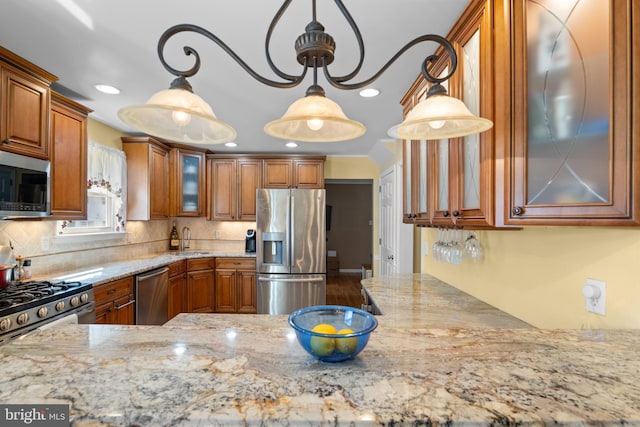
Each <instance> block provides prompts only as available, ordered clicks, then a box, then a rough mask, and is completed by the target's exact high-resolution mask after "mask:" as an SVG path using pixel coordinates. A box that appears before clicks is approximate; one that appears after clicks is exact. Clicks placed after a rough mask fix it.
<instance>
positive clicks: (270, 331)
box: [0, 275, 640, 426]
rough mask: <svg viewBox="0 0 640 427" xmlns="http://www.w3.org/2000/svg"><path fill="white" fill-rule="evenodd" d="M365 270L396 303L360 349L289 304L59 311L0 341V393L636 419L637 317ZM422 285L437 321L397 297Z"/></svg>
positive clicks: (473, 418) (349, 412) (429, 419)
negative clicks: (337, 350) (54, 323)
mask: <svg viewBox="0 0 640 427" xmlns="http://www.w3.org/2000/svg"><path fill="white" fill-rule="evenodd" d="M364 284H365V287H366V288H367V290H368V291H369V292H370V294H371V296H372V298H373V299H374V300H375V302H376V303H377V304H378V305H379V306H380V308H381V310H382V311H383V312H384V313H385V314H383V315H381V316H378V320H379V326H378V328H377V329H376V330H375V331H374V332H373V334H372V337H371V340H370V341H369V345H368V346H367V348H365V349H364V350H363V352H362V353H360V355H358V356H357V357H356V358H355V359H353V360H350V361H346V362H342V363H337V364H329V363H323V362H318V361H316V360H314V359H312V358H310V357H309V356H308V355H307V354H306V353H305V352H304V351H303V350H302V349H301V348H300V346H299V345H298V343H297V342H296V340H295V335H294V334H293V330H292V329H291V328H290V327H289V326H288V324H287V316H269V315H226V314H181V315H179V316H177V317H176V318H174V319H173V320H171V321H170V322H169V323H168V324H166V325H165V326H115V325H113V326H109V325H64V326H60V327H59V328H52V329H47V330H42V331H39V332H36V333H34V334H32V335H30V336H26V337H25V338H24V339H18V340H16V341H14V342H12V343H9V344H7V345H5V346H3V347H0V354H1V355H2V359H3V363H2V367H1V368H0V402H2V403H19V404H37V403H68V404H70V405H71V409H70V412H71V415H72V425H74V426H95V425H101V426H106V425H118V426H120V425H140V426H164V425H175V426H183V425H185V426H186V425H334V426H336V425H337V426H351V425H421V424H425V425H428V424H430V425H435V424H447V425H478V426H480V425H487V426H488V425H496V424H509V425H515V424H528V425H548V424H558V425H623V424H627V425H638V426H640V385H639V384H638V382H637V378H638V376H639V375H640V358H639V357H638V354H639V353H640V331H636V330H608V331H601V330H538V329H534V328H531V327H530V326H528V325H527V324H525V323H524V322H522V323H521V324H519V325H518V324H517V322H516V321H515V320H513V319H509V316H507V315H504V318H503V320H504V321H505V322H506V323H505V324H503V325H502V326H505V325H507V326H508V327H506V328H505V327H500V326H501V325H500V324H499V321H498V319H499V316H497V317H491V316H489V315H488V313H489V312H490V311H491V309H490V307H488V306H485V305H483V304H475V305H474V304H472V303H471V302H470V301H469V302H468V303H467V302H460V301H463V300H464V298H468V297H464V298H463V300H459V299H458V298H459V297H462V296H461V295H457V293H456V292H455V291H454V290H452V289H449V288H448V285H446V284H443V283H442V282H439V281H437V280H436V279H433V278H430V277H429V276H424V275H422V276H420V275H417V276H398V277H395V278H389V279H382V280H380V279H367V280H366V281H364ZM423 287H425V288H424V289H422V288H423ZM427 289H430V290H429V291H428V292H427V293H429V292H431V296H429V297H428V298H426V299H424V300H419V301H418V303H419V304H420V307H421V309H423V310H428V309H431V310H433V312H434V313H437V312H439V313H441V315H440V316H438V317H439V318H440V319H441V323H440V324H437V325H434V324H430V321H428V318H425V319H427V320H422V319H421V318H420V317H418V316H417V314H416V313H417V310H412V309H410V310H409V311H410V312H411V313H410V314H408V315H407V314H406V313H405V314H403V313H402V312H400V311H399V310H402V305H403V304H402V300H403V298H405V297H406V296H408V295H409V294H411V293H413V292H422V291H423V290H427ZM385 294H386V295H388V296H390V298H389V300H390V304H389V305H386V301H385V300H384V299H383V298H384V295H385ZM394 294H395V295H396V297H391V295H394ZM376 298H377V299H376ZM452 301H453V302H452ZM456 301H457V302H456ZM439 306H440V308H438V307H439ZM473 307H476V308H477V309H478V310H480V311H481V312H482V313H484V314H485V315H484V316H481V317H480V319H481V320H480V321H478V322H475V323H474V322H473V320H472V319H473V315H472V314H473V313H472V311H473ZM404 308H405V310H406V308H407V307H406V306H405V307H404ZM456 310H457V311H459V312H460V315H462V314H463V313H461V312H462V311H464V310H470V311H471V313H465V314H464V315H465V316H466V315H468V316H469V320H470V322H471V323H469V324H467V325H466V326H465V325H462V323H463V320H464V319H466V317H458V316H454V315H453V314H452V313H451V312H453V311H456ZM493 310H495V309H493ZM447 311H449V314H450V315H449V316H444V315H442V313H445V312H447ZM495 311H497V310H495ZM447 319H448V320H447ZM464 321H466V320H464ZM448 322H452V323H450V324H449V323H448ZM487 322H488V323H489V324H490V323H491V322H496V324H495V325H494V327H488V326H487ZM510 322H513V325H510ZM518 326H519V327H518Z"/></svg>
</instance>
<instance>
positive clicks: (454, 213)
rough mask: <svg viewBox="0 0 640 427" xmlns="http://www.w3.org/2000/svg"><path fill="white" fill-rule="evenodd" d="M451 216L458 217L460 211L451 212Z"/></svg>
mask: <svg viewBox="0 0 640 427" xmlns="http://www.w3.org/2000/svg"><path fill="white" fill-rule="evenodd" d="M451 215H453V216H455V217H456V218H457V217H459V216H460V211H453V212H451Z"/></svg>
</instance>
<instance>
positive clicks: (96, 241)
mask: <svg viewBox="0 0 640 427" xmlns="http://www.w3.org/2000/svg"><path fill="white" fill-rule="evenodd" d="M173 221H176V225H177V227H178V230H179V232H180V234H181V235H182V229H183V227H189V229H190V230H191V237H192V240H191V244H190V249H191V250H204V251H224V252H241V251H244V236H245V233H246V230H247V229H250V228H255V223H251V222H221V221H207V220H206V219H205V218H170V219H167V220H154V221H128V222H127V225H126V229H127V230H126V234H124V235H121V236H116V237H114V238H110V239H104V238H99V236H96V237H95V238H92V237H86V236H85V237H84V238H80V239H76V238H69V237H66V238H58V237H57V236H56V221H10V220H2V221H0V244H2V245H8V244H9V242H11V244H12V245H13V247H14V253H15V255H20V256H23V257H28V258H31V260H32V269H33V274H34V275H47V274H56V273H60V272H65V271H70V270H77V269H80V268H85V267H91V266H96V265H100V264H101V263H108V262H117V261H123V260H131V259H136V258H143V257H146V256H149V255H152V254H157V253H163V252H166V251H167V250H168V246H169V245H168V238H169V232H170V230H171V224H172V222H173Z"/></svg>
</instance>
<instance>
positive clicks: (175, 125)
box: [118, 89, 237, 144]
mask: <svg viewBox="0 0 640 427" xmlns="http://www.w3.org/2000/svg"><path fill="white" fill-rule="evenodd" d="M118 117H120V120H122V121H123V122H125V123H127V124H128V125H130V126H132V127H134V128H135V129H138V130H140V131H141V132H144V133H147V134H149V135H152V136H156V137H159V138H163V139H166V140H169V141H176V142H184V143H197V144H220V143H223V142H228V141H232V140H234V139H235V138H236V136H237V133H236V131H235V129H233V127H231V126H230V125H229V124H227V123H225V122H223V121H222V120H219V119H217V118H216V115H215V114H214V113H213V110H211V107H210V106H209V104H207V103H206V102H205V101H204V100H203V99H202V98H200V97H199V96H198V95H196V94H194V93H192V92H189V91H188V90H184V89H165V90H162V91H160V92H158V93H156V94H154V95H153V96H152V97H151V98H149V100H148V101H147V103H146V104H142V105H132V106H129V107H125V108H122V109H120V110H119V111H118Z"/></svg>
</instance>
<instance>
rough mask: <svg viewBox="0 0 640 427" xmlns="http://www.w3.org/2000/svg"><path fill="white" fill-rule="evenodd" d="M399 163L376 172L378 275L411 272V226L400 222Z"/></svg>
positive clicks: (400, 190) (400, 182) (400, 166)
mask: <svg viewBox="0 0 640 427" xmlns="http://www.w3.org/2000/svg"><path fill="white" fill-rule="evenodd" d="M401 168H402V165H401V164H400V163H399V164H398V165H397V166H393V167H391V168H389V169H387V170H386V171H384V172H383V173H382V175H380V238H379V241H378V242H379V244H380V275H382V276H385V275H391V274H396V273H413V225H411V224H403V223H402V180H401V179H399V178H398V177H402V174H401V173H399V172H398V171H399V170H401Z"/></svg>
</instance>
